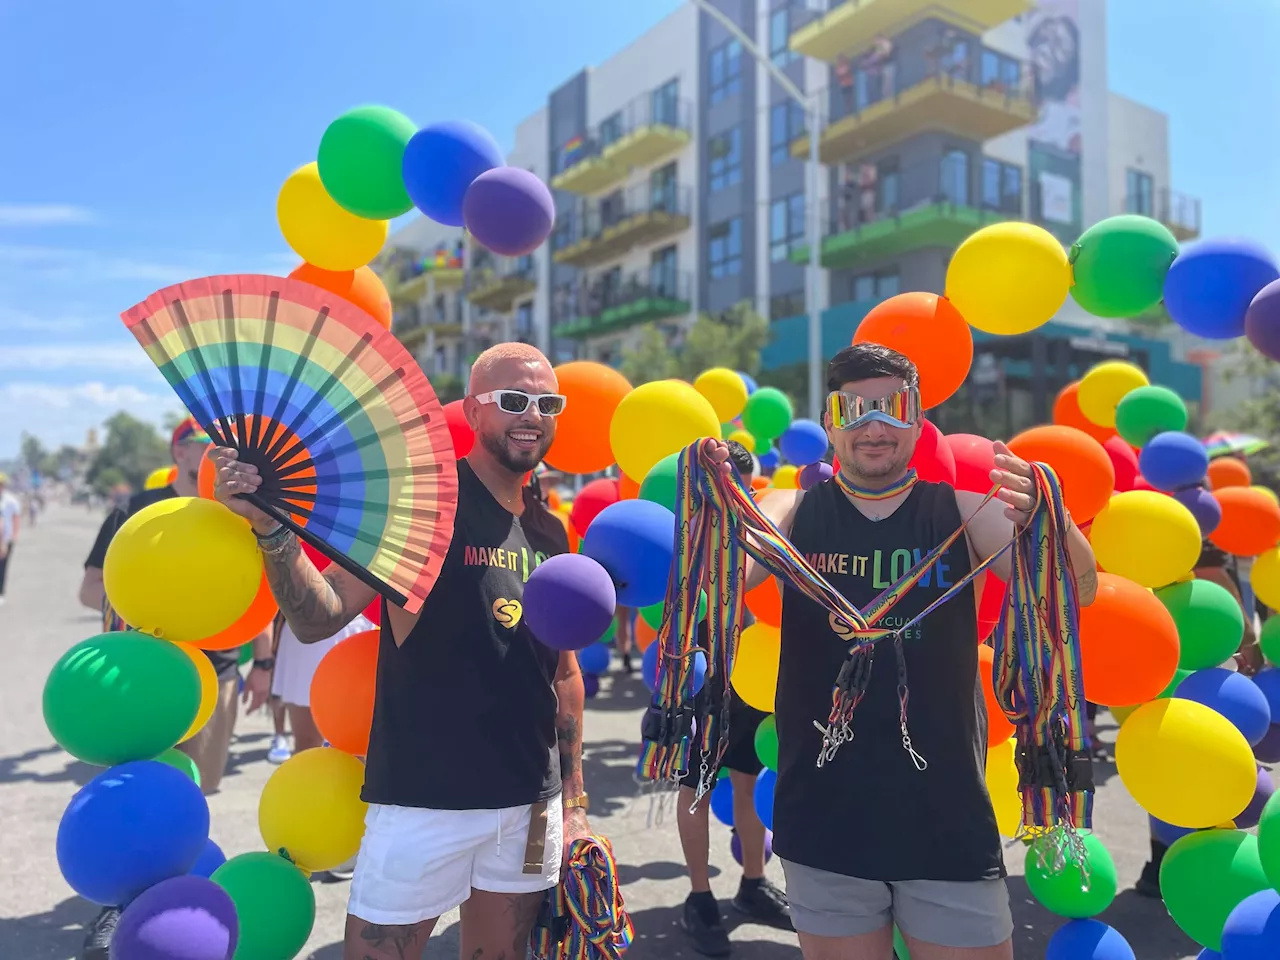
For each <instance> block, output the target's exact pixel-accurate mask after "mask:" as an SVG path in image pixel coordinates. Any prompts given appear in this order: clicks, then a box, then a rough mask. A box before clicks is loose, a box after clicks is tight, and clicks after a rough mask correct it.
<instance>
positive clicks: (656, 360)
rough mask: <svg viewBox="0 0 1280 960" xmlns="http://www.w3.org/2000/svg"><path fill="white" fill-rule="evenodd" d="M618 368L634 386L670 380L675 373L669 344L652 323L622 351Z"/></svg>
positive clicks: (673, 357) (674, 362)
mask: <svg viewBox="0 0 1280 960" xmlns="http://www.w3.org/2000/svg"><path fill="white" fill-rule="evenodd" d="M699 322H701V321H699ZM618 369H619V370H621V371H622V375H623V376H624V377H626V378H627V379H628V380H630V381H631V384H632V385H633V386H636V387H638V386H640V384H642V383H649V382H650V381H651V380H670V379H671V378H672V377H675V376H676V375H677V374H676V358H675V354H674V353H673V352H672V350H671V345H670V344H669V343H668V342H667V337H666V335H665V334H664V333H663V332H662V331H661V330H659V329H658V328H657V327H655V326H653V325H649V326H647V327H645V328H644V329H643V330H641V331H640V339H639V340H637V341H636V345H635V346H634V347H630V348H628V349H626V350H623V351H622V360H621V362H620V363H619V364H618Z"/></svg>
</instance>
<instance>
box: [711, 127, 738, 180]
mask: <svg viewBox="0 0 1280 960" xmlns="http://www.w3.org/2000/svg"><path fill="white" fill-rule="evenodd" d="M707 157H708V170H707V177H708V179H709V180H710V181H711V189H712V190H713V191H714V190H723V189H724V188H725V187H732V186H733V185H734V184H736V183H741V182H742V128H741V127H734V128H733V129H731V130H726V131H725V132H724V133H717V134H716V135H715V136H713V137H711V138H710V139H709V140H708V141H707Z"/></svg>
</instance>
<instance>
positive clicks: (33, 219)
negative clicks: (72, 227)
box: [0, 203, 94, 227]
mask: <svg viewBox="0 0 1280 960" xmlns="http://www.w3.org/2000/svg"><path fill="white" fill-rule="evenodd" d="M93 219H94V216H93V211H92V210H89V209H87V208H85V207H77V206H75V205H74V204H70V203H0V227H53V226H64V225H67V224H75V223H92V222H93Z"/></svg>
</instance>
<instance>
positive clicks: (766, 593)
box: [745, 577, 782, 627]
mask: <svg viewBox="0 0 1280 960" xmlns="http://www.w3.org/2000/svg"><path fill="white" fill-rule="evenodd" d="M745 599H746V601H747V609H748V610H750V611H751V613H752V615H753V616H754V617H755V618H756V619H757V620H758V621H760V622H761V623H764V624H768V625H769V626H771V627H780V626H782V594H780V593H779V592H778V581H777V580H775V579H774V578H773V577H768V578H766V579H765V581H764V583H762V584H760V586H758V587H753V588H752V589H750V590H748V591H747V596H746V598H745Z"/></svg>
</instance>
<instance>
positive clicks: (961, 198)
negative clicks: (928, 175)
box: [940, 149, 969, 207]
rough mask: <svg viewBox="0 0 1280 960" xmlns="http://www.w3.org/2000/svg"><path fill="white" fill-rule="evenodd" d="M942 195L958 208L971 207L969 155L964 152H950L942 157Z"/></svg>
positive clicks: (954, 150) (953, 150)
mask: <svg viewBox="0 0 1280 960" xmlns="http://www.w3.org/2000/svg"><path fill="white" fill-rule="evenodd" d="M940 172H941V178H940V179H941V193H942V196H943V197H944V198H945V199H946V200H947V201H948V202H950V203H954V204H955V205H956V206H958V207H967V206H968V205H969V155H968V154H967V153H965V152H964V151H963V150H956V149H952V150H948V151H946V152H945V153H944V154H943V155H942V168H941V171H940Z"/></svg>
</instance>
